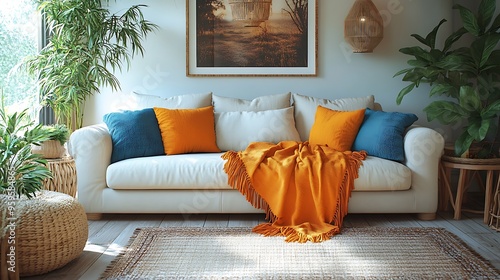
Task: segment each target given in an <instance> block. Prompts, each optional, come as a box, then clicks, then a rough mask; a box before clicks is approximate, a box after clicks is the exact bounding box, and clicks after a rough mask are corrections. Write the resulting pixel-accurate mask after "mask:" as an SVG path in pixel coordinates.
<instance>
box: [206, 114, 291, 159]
mask: <svg viewBox="0 0 500 280" xmlns="http://www.w3.org/2000/svg"><path fill="white" fill-rule="evenodd" d="M215 131H216V137H217V146H218V147H219V148H220V149H221V150H222V151H229V150H232V151H242V150H244V149H246V147H247V146H248V144H250V142H272V143H275V144H276V143H278V142H280V141H284V140H293V141H300V137H299V133H298V132H297V129H296V128H295V120H294V116H293V107H288V108H285V109H277V110H266V111H258V112H252V111H238V112H216V113H215Z"/></svg>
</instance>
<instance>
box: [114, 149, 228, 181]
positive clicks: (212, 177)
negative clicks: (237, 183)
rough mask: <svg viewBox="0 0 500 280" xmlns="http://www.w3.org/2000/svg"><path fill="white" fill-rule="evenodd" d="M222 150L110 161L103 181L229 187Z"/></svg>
mask: <svg viewBox="0 0 500 280" xmlns="http://www.w3.org/2000/svg"><path fill="white" fill-rule="evenodd" d="M221 156H222V153H197V154H178V155H166V156H157V157H147V158H145V157H144V158H135V159H133V160H124V161H120V162H117V163H116V164H111V165H110V166H109V167H108V170H107V172H106V182H107V185H108V187H110V188H112V189H221V188H222V189H231V187H230V186H229V185H227V174H226V173H225V172H224V160H223V159H222V158H221Z"/></svg>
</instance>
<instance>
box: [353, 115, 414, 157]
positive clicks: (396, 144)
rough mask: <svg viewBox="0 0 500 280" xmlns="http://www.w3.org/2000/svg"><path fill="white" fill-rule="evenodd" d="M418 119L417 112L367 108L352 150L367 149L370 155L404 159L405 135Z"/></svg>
mask: <svg viewBox="0 0 500 280" xmlns="http://www.w3.org/2000/svg"><path fill="white" fill-rule="evenodd" d="M417 120H418V117H417V116H416V115H415V114H405V113H398V112H383V111H374V110H370V109H368V108H367V109H366V111H365V118H364V120H363V123H362V124H361V127H360V129H359V132H358V135H357V136H356V140H354V144H353V146H352V150H354V151H361V150H365V151H366V152H367V153H368V155H370V156H375V157H380V158H385V159H389V160H394V161H400V162H401V161H403V160H404V159H405V155H404V143H403V135H404V132H405V130H406V128H408V127H409V126H410V125H412V124H413V123H414V122H415V121H417Z"/></svg>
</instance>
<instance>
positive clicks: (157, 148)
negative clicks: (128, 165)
mask: <svg viewBox="0 0 500 280" xmlns="http://www.w3.org/2000/svg"><path fill="white" fill-rule="evenodd" d="M103 120H104V123H105V124H106V125H107V126H108V129H109V133H110V134H111V141H112V142H113V152H112V154H111V163H114V162H117V161H120V160H124V159H128V158H136V157H147V156H158V155H164V154H165V150H164V149H163V141H162V139H161V134H160V128H159V127H158V121H157V120H156V115H155V112H154V110H153V108H148V109H143V110H138V111H123V112H113V113H109V114H106V115H104V118H103Z"/></svg>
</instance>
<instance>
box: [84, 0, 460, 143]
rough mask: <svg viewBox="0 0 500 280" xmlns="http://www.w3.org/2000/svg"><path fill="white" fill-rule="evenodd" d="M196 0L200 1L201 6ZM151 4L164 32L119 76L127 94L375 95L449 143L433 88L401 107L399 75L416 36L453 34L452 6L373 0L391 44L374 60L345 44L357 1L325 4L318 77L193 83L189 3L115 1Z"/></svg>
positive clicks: (110, 96) (93, 105) (108, 99)
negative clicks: (432, 105)
mask: <svg viewBox="0 0 500 280" xmlns="http://www.w3.org/2000/svg"><path fill="white" fill-rule="evenodd" d="M193 1H194V0H193ZM142 2H143V3H146V4H147V5H148V6H149V7H148V8H145V9H144V12H145V16H146V18H147V19H149V20H150V21H152V22H154V23H156V24H158V25H159V26H160V29H159V30H158V31H157V32H156V33H155V34H152V35H150V36H149V37H148V39H147V41H146V43H145V46H146V53H145V56H144V57H143V58H142V57H137V58H135V59H134V61H133V63H132V65H131V67H130V70H129V71H128V72H124V73H117V77H118V78H119V80H120V81H121V86H122V92H131V91H132V90H137V91H140V92H143V93H147V94H153V95H160V96H164V97H168V96H173V95H179V94H187V93H204V92H209V91H211V92H213V93H214V94H216V95H222V96H231V97H236V98H246V99H252V98H255V97H257V96H261V95H267V94H278V93H285V92H294V93H300V94H305V95H311V96H316V97H322V98H341V97H358V96H366V95H370V94H373V95H375V98H376V101H377V102H379V103H381V104H382V106H383V108H384V109H385V110H386V111H401V112H412V113H415V114H417V115H418V116H419V121H418V123H419V124H422V125H428V126H431V127H435V128H439V130H440V131H441V132H442V133H443V134H444V135H445V136H446V137H447V138H448V137H453V133H452V131H451V130H449V129H446V128H441V127H440V125H439V124H438V123H434V122H433V123H430V124H429V123H427V120H426V117H425V114H424V113H423V112H422V109H423V108H424V107H425V106H426V105H427V104H428V103H429V98H428V86H427V85H423V86H421V87H420V88H419V89H418V90H416V91H414V92H412V93H411V94H410V95H407V96H406V98H405V99H404V100H403V103H402V104H401V105H400V106H398V105H396V101H395V100H396V96H397V94H398V92H399V90H400V89H402V88H403V87H404V86H406V85H407V84H406V83H403V82H402V81H401V77H396V78H393V75H394V74H395V73H396V72H397V71H399V70H401V69H403V68H406V67H407V65H406V61H407V59H409V57H408V56H405V55H403V54H401V53H399V52H398V50H399V49H400V48H402V47H407V46H413V45H418V42H417V41H416V40H415V39H414V38H412V37H410V34H412V33H417V34H420V35H425V34H427V33H428V32H429V31H430V30H432V28H434V26H435V25H436V24H437V23H438V22H439V21H440V20H441V19H442V18H447V19H448V20H449V23H448V24H445V25H444V26H443V28H442V30H441V33H440V34H441V35H442V36H443V37H445V36H447V35H448V34H449V32H451V30H452V28H453V22H452V15H453V10H452V8H451V7H452V2H453V1H452V0H418V1H414V0H373V2H374V3H375V5H376V6H377V7H378V8H379V10H380V11H381V13H382V14H383V16H384V18H385V30H384V32H385V35H384V39H383V41H382V42H381V43H380V45H379V46H378V47H377V48H376V49H375V51H374V52H373V53H370V54H352V53H351V52H350V50H349V49H348V46H347V45H346V43H345V41H344V39H343V28H344V18H345V16H346V15H347V13H348V11H349V9H350V8H351V6H352V4H353V3H354V0H317V2H318V7H319V12H318V43H319V47H318V76H317V77H186V70H185V69H186V51H185V49H186V45H185V43H186V37H185V33H186V16H185V14H186V13H185V10H186V7H185V6H186V3H185V0H148V1H145V0H142V1H141V0H120V1H116V2H114V1H110V9H111V10H112V11H114V10H119V9H122V8H124V7H127V6H130V5H133V4H137V3H142ZM120 98H121V96H120V94H118V93H116V92H115V93H113V92H111V90H109V89H106V88H104V89H102V92H101V94H98V95H96V96H95V97H94V98H92V99H90V100H89V101H88V102H87V105H86V111H85V112H86V113H85V121H84V123H85V124H86V125H88V124H93V123H99V122H101V120H102V116H103V115H104V114H105V113H107V112H110V111H113V110H115V109H116V108H118V107H120V105H121V104H120Z"/></svg>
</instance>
